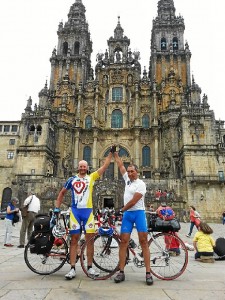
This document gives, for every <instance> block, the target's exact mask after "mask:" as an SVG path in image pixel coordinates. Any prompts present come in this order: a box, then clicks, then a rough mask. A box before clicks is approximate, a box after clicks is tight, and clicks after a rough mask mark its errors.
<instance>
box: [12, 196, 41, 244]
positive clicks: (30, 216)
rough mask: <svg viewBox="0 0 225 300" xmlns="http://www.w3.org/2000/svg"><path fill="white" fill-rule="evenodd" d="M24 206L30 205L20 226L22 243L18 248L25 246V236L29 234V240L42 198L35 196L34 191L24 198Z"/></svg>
mask: <svg viewBox="0 0 225 300" xmlns="http://www.w3.org/2000/svg"><path fill="white" fill-rule="evenodd" d="M23 205H24V206H26V205H28V212H27V216H26V217H22V225H21V228H20V244H19V246H17V247H18V248H24V245H25V238H26V234H27V241H28V242H29V240H30V237H31V234H32V231H33V227H34V219H35V216H36V215H37V214H38V212H39V210H40V200H39V198H38V197H37V196H35V194H34V192H30V193H29V196H28V197H27V198H26V199H25V200H24V204H23Z"/></svg>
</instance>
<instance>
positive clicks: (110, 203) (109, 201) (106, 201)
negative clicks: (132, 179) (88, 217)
mask: <svg viewBox="0 0 225 300" xmlns="http://www.w3.org/2000/svg"><path fill="white" fill-rule="evenodd" d="M103 207H108V208H112V207H114V201H113V198H104V200H103Z"/></svg>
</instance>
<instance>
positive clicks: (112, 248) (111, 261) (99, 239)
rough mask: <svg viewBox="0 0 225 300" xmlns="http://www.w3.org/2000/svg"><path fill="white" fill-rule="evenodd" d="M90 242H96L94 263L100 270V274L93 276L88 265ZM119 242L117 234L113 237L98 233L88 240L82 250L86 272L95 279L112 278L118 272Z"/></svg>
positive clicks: (82, 262)
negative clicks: (89, 272)
mask: <svg viewBox="0 0 225 300" xmlns="http://www.w3.org/2000/svg"><path fill="white" fill-rule="evenodd" d="M89 243H94V256H93V265H94V266H95V268H96V269H97V270H96V271H97V272H99V276H95V277H92V276H90V275H89V274H88V270H87V266H86V265H85V264H87V254H86V252H87V247H88V245H89ZM119 244H120V241H119V239H118V237H117V236H116V235H113V236H111V237H109V236H102V235H99V234H98V233H97V234H95V235H94V236H93V237H92V238H91V239H89V240H88V241H86V242H85V243H84V245H83V247H82V250H81V256H80V261H81V267H82V269H83V271H84V273H85V274H86V275H87V276H88V277H91V278H93V279H96V280H104V279H108V278H110V277H111V276H112V275H113V274H115V273H116V271H117V270H118V267H119Z"/></svg>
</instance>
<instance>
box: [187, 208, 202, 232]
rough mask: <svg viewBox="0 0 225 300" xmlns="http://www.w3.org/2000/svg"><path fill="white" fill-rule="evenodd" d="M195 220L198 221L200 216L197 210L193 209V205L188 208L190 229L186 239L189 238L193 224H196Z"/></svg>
mask: <svg viewBox="0 0 225 300" xmlns="http://www.w3.org/2000/svg"><path fill="white" fill-rule="evenodd" d="M196 218H198V219H200V214H199V213H198V212H197V210H196V209H195V207H194V206H193V205H191V206H190V222H191V224H190V229H189V233H188V234H187V235H186V236H187V237H191V234H192V231H193V228H194V226H196V224H195V222H196ZM196 228H197V229H198V227H197V226H196Z"/></svg>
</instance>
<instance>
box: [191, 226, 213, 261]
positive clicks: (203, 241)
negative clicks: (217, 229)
mask: <svg viewBox="0 0 225 300" xmlns="http://www.w3.org/2000/svg"><path fill="white" fill-rule="evenodd" d="M198 230H199V231H198V232H196V234H195V236H194V239H193V246H194V248H195V250H196V253H195V259H197V260H200V259H201V257H202V256H209V257H211V258H210V259H207V260H205V261H207V262H214V259H213V254H214V247H215V241H214V239H213V238H212V237H211V234H212V233H213V230H212V228H211V227H210V226H209V225H208V224H207V223H205V222H200V225H199V227H198ZM202 261H203V260H202Z"/></svg>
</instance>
